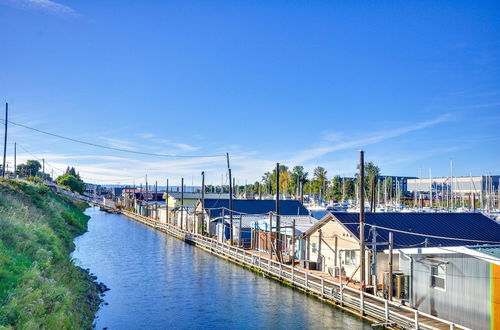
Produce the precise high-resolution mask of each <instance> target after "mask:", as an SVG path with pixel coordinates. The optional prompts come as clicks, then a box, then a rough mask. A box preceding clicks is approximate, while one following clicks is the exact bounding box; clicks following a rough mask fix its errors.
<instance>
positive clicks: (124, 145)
mask: <svg viewBox="0 0 500 330" xmlns="http://www.w3.org/2000/svg"><path fill="white" fill-rule="evenodd" d="M99 138H100V139H101V140H104V141H106V142H107V143H108V144H109V145H110V146H111V147H113V148H119V149H126V150H131V151H135V150H137V149H136V147H135V146H134V144H133V142H131V141H127V140H121V139H114V138H108V137H103V136H101V137H99Z"/></svg>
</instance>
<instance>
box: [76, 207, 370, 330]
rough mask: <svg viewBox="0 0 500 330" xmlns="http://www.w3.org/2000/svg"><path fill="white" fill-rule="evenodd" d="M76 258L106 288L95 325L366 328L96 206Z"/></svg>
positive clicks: (301, 295)
mask: <svg viewBox="0 0 500 330" xmlns="http://www.w3.org/2000/svg"><path fill="white" fill-rule="evenodd" d="M86 213H87V214H88V215H90V216H91V217H92V218H91V220H90V221H89V231H88V232H87V233H85V234H84V235H82V236H80V237H78V238H77V239H76V240H75V244H76V250H75V252H74V253H73V258H74V259H75V262H76V263H77V264H78V265H79V266H81V267H83V268H90V271H91V272H92V273H94V274H95V275H96V276H97V277H98V280H99V281H101V282H104V283H105V284H106V285H107V286H108V287H109V288H110V289H111V290H110V291H108V292H106V296H105V297H104V300H105V301H106V302H107V303H108V305H105V306H102V307H101V309H100V310H99V312H98V313H97V320H96V325H97V328H98V329H102V328H104V327H107V328H109V329H166V328H190V329H201V328H218V329H235V328H237V329H326V328H328V329H371V327H370V325H369V324H368V323H366V322H364V321H362V320H360V319H359V318H357V317H355V316H352V315H350V314H348V313H345V312H342V311H341V310H338V309H335V308H333V307H332V306H330V305H328V304H325V303H322V302H320V301H319V300H317V299H315V298H311V297H308V296H306V295H305V294H304V293H302V292H299V291H297V290H292V289H290V288H289V287H286V286H284V285H281V284H279V283H278V282H275V281H271V280H268V279H265V278H263V277H262V275H259V274H256V273H253V272H250V271H248V270H246V269H244V268H242V267H240V266H237V265H235V264H233V263H231V262H229V261H226V260H224V259H221V258H217V257H215V256H213V255H211V254H209V253H207V252H205V251H203V250H201V249H198V248H196V247H194V246H191V245H189V244H185V243H184V242H182V241H180V240H177V239H175V238H173V237H170V236H168V235H166V234H164V233H161V232H159V231H156V230H154V229H151V228H149V227H146V226H144V225H141V224H139V223H136V222H134V221H132V220H129V219H128V218H125V217H123V216H122V215H116V214H106V213H103V212H101V211H99V210H98V209H97V208H90V209H88V210H87V212H86Z"/></svg>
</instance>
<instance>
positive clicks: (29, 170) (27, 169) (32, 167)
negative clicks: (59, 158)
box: [17, 160, 42, 176]
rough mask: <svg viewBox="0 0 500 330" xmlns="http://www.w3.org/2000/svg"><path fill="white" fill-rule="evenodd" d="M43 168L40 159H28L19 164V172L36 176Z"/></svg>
mask: <svg viewBox="0 0 500 330" xmlns="http://www.w3.org/2000/svg"><path fill="white" fill-rule="evenodd" d="M41 168H42V164H40V162H39V161H38V160H28V161H26V163H24V164H19V165H17V172H18V173H21V174H24V175H26V176H29V175H31V176H36V175H37V173H38V171H40V169H41Z"/></svg>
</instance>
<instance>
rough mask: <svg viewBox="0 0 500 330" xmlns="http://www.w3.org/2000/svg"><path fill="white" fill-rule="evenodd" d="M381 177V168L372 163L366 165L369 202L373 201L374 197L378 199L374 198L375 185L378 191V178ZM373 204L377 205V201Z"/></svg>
mask: <svg viewBox="0 0 500 330" xmlns="http://www.w3.org/2000/svg"><path fill="white" fill-rule="evenodd" d="M379 176H380V168H379V167H378V166H376V165H375V164H373V163H372V162H368V163H366V166H365V191H366V197H367V198H368V200H370V201H371V200H372V197H374V198H376V196H375V195H374V196H372V193H373V190H374V189H373V185H375V191H376V189H377V188H376V185H377V180H378V177H379ZM373 203H375V200H373Z"/></svg>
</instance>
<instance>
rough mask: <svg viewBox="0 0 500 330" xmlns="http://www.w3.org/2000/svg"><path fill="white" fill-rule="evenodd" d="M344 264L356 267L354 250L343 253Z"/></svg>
mask: <svg viewBox="0 0 500 330" xmlns="http://www.w3.org/2000/svg"><path fill="white" fill-rule="evenodd" d="M345 264H346V265H348V266H356V250H349V251H345Z"/></svg>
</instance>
